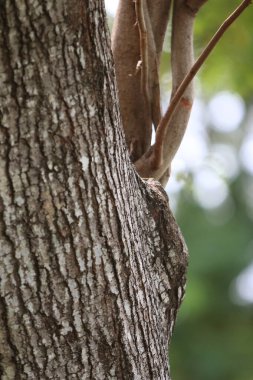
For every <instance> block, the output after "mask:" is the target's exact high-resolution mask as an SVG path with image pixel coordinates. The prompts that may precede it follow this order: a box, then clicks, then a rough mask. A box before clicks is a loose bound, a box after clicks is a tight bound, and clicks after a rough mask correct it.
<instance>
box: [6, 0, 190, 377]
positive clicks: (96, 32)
mask: <svg viewBox="0 0 253 380" xmlns="http://www.w3.org/2000/svg"><path fill="white" fill-rule="evenodd" d="M105 20H106V19H105V11H104V6H103V4H102V1H101V0H94V1H88V0H83V1H80V0H74V1H71V2H70V1H67V0H61V1H57V2H52V1H49V0H48V1H42V2H37V1H30V0H26V1H21V0H16V1H15V0H8V1H7V0H3V1H1V4H0V118H1V119H0V144H1V145H0V146H1V147H0V155H1V157H0V280H1V283H0V285H1V288H0V374H1V379H4V380H7V379H36V380H37V379H61V380H62V379H98V380H102V379H145V380H147V379H170V374H169V365H168V342H169V339H170V335H171V331H172V328H173V325H174V321H175V317H176V313H177V309H178V307H179V304H180V302H181V298H182V295H183V293H184V290H183V289H184V283H185V269H186V261H187V252H186V248H185V245H184V242H183V238H182V236H181V234H180V231H179V229H178V227H177V225H176V223H175V220H174V218H173V216H172V214H171V211H170V209H169V204H168V199H167V195H166V193H165V192H164V190H163V189H162V188H161V186H160V185H159V184H158V183H157V182H155V181H152V180H149V181H146V182H144V181H143V180H142V179H141V178H140V177H139V176H138V175H137V174H136V172H135V170H134V168H133V166H132V164H131V162H130V159H129V154H128V152H127V148H126V144H125V140H124V137H123V132H122V126H121V118H120V114H119V107H118V99H117V92H116V86H115V75H114V69H113V62H112V55H111V51H110V46H109V35H108V29H107V26H106V21H105Z"/></svg>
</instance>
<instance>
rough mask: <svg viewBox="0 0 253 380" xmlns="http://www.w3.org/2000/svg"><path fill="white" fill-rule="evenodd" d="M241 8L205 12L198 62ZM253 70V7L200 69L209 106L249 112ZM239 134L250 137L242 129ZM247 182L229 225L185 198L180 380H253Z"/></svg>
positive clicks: (177, 355) (221, 4) (176, 360)
mask: <svg viewBox="0 0 253 380" xmlns="http://www.w3.org/2000/svg"><path fill="white" fill-rule="evenodd" d="M238 4H239V1H235V0H223V1H220V0H212V1H208V2H207V3H206V4H205V5H204V6H203V8H202V9H201V11H200V13H199V14H198V16H197V20H196V27H195V46H196V56H198V55H199V53H200V52H201V50H202V49H203V47H204V46H205V44H206V43H207V42H208V41H209V39H210V38H211V36H212V35H213V34H214V32H215V31H216V30H217V28H218V26H219V25H220V24H221V23H222V22H223V21H224V19H225V18H226V17H227V16H228V14H229V13H230V11H231V10H232V9H234V8H235V7H236V6H237V5H238ZM252 64H253V8H252V7H249V8H248V9H247V10H246V11H245V13H244V14H243V15H242V16H241V17H240V19H238V20H237V21H236V22H235V24H234V25H233V26H232V27H231V28H230V29H229V30H228V31H227V33H226V34H225V35H224V37H223V38H222V40H221V41H220V43H219V44H218V46H216V48H215V50H214V51H213V52H212V54H211V56H210V57H209V58H208V60H207V62H206V63H205V64H204V67H203V68H202V69H201V72H200V75H199V82H200V86H201V94H202V95H203V96H204V97H205V99H208V98H210V97H211V96H212V95H214V94H215V93H217V92H218V91H221V90H230V91H234V92H237V93H239V94H240V95H241V96H242V97H243V99H244V101H245V103H246V104H247V109H248V111H249V110H250V109H251V103H252V99H253V74H252V72H251V70H252ZM162 70H163V68H162ZM240 131H241V134H242V133H244V132H245V131H243V126H242V127H241V129H240ZM207 133H208V134H209V141H210V144H212V142H213V141H212V140H213V136H212V134H213V132H212V131H211V130H210V128H209V129H208V128H207ZM219 139H220V140H221V141H222V142H223V143H226V140H229V139H230V140H231V136H229V134H227V135H222V134H220V135H219V134H218V136H215V140H216V142H217V141H218V140H219ZM230 142H231V141H230ZM236 144H238V141H236V142H235V146H236ZM246 176H247V174H246V173H243V172H242V170H241V171H240V173H239V176H238V177H237V178H236V179H235V180H234V181H232V182H231V184H230V198H231V200H232V203H233V208H232V209H231V213H230V216H229V217H228V218H222V217H221V216H222V215H223V212H225V210H223V208H222V207H221V208H220V209H216V210H212V211H209V212H207V211H206V210H203V209H202V208H201V207H200V206H199V205H198V204H197V203H196V201H195V200H194V199H193V196H192V194H191V192H190V190H189V189H188V188H185V189H184V190H183V191H182V192H181V195H180V200H179V204H178V208H177V221H178V223H179V225H180V227H181V229H182V232H183V235H184V237H185V239H186V242H187V245H188V248H189V252H190V262H189V270H188V283H187V291H186V297H185V300H184V302H183V305H182V307H181V309H180V312H179V316H178V320H177V323H176V327H175V331H174V335H173V338H172V344H171V349H170V364H171V369H172V376H173V379H175V380H214V379H215V380H253V305H252V304H247V305H244V306H243V305H242V304H239V303H237V302H236V301H235V298H236V297H235V293H234V287H233V284H234V281H235V278H236V277H237V276H238V274H239V273H240V272H241V271H242V270H243V269H244V268H245V267H247V265H248V264H249V263H250V262H252V260H253V252H252V245H251V248H249V247H250V244H251V243H252V240H253V228H252V219H251V218H250V216H249V213H248V206H247V203H246V202H244V200H243V196H242V194H243V184H244V180H245V177H246ZM248 176H249V175H248ZM251 183H252V178H251ZM223 219H224V220H223Z"/></svg>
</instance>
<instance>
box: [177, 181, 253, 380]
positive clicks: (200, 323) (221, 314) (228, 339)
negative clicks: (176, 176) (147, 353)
mask: <svg viewBox="0 0 253 380" xmlns="http://www.w3.org/2000/svg"><path fill="white" fill-rule="evenodd" d="M238 185H239V182H238ZM232 196H233V199H234V202H235V204H234V212H233V214H232V215H231V217H230V218H229V220H227V222H226V223H224V224H221V225H220V224H219V223H216V224H215V221H216V222H217V220H219V215H218V213H219V212H222V210H220V211H219V210H216V212H217V215H216V216H215V214H213V215H210V214H209V213H207V212H206V211H204V210H202V209H201V208H200V207H199V206H198V205H197V204H196V203H195V202H194V200H193V199H192V198H191V197H190V196H189V192H188V190H184V191H183V193H182V194H181V199H180V204H179V207H178V212H177V220H178V223H179V225H180V226H181V229H182V232H183V235H184V237H185V239H186V242H187V245H188V248H189V251H190V262H189V270H188V284H187V291H186V297H185V300H184V302H183V305H182V307H181V309H180V312H179V317H178V321H177V324H176V328H175V331H174V335H173V338H172V345H171V352H170V361H171V367H172V374H173V378H174V379H176V380H191V379H192V380H202V379H205V380H209V379H210V380H213V379H216V380H228V379H229V380H252V379H253V362H252V358H253V328H252V327H253V309H252V307H250V306H239V305H236V304H235V303H234V302H233V293H232V283H233V280H234V279H235V277H236V275H237V274H238V273H239V272H240V271H241V270H242V269H243V268H244V267H245V266H246V265H247V264H248V262H249V253H248V247H249V243H250V241H251V240H252V221H251V220H250V219H249V217H248V216H247V214H246V212H245V211H246V210H245V209H244V207H243V205H242V203H241V201H240V199H238V195H237V193H236V191H233V189H232ZM252 256H253V255H252ZM251 258H252V257H251Z"/></svg>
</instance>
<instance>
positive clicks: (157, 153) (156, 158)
mask: <svg viewBox="0 0 253 380" xmlns="http://www.w3.org/2000/svg"><path fill="white" fill-rule="evenodd" d="M251 2H252V1H251V0H244V1H243V2H242V3H241V4H240V5H239V6H238V7H237V8H236V9H235V11H234V12H233V13H231V15H230V16H229V17H228V18H227V19H226V20H225V21H224V22H223V24H222V25H221V26H220V28H219V29H218V30H217V32H216V33H215V34H214V36H213V37H212V39H211V40H210V42H209V43H208V45H207V46H206V48H205V49H204V51H203V52H202V54H201V55H200V56H199V58H198V59H197V61H196V62H195V64H194V65H193V67H192V68H191V70H190V71H189V73H188V74H187V75H186V77H185V78H184V80H183V81H182V83H181V84H180V86H179V87H178V89H177V91H176V93H175V95H174V96H173V98H172V100H171V102H170V105H169V107H168V109H167V111H166V113H165V114H164V116H163V118H162V120H161V122H160V124H159V126H158V128H157V132H156V141H155V144H154V150H153V154H152V166H153V167H154V168H158V167H159V166H160V165H161V162H162V156H163V143H164V137H165V134H166V131H167V126H168V124H169V122H170V120H171V118H172V115H173V113H174V111H175V110H176V108H177V106H178V104H179V102H180V100H181V98H182V96H183V94H184V92H185V90H186V88H187V86H188V85H189V83H190V82H191V81H192V79H193V78H194V77H195V75H196V74H197V72H198V71H199V69H200V67H201V66H202V65H203V63H204V62H205V60H206V59H207V57H208V56H209V54H210V53H211V51H212V50H213V48H214V47H215V46H216V44H217V43H218V41H219V40H220V38H221V37H222V35H223V34H224V33H225V31H226V30H227V29H228V28H229V27H230V25H231V24H232V23H233V22H234V21H235V20H236V19H237V18H238V17H239V16H240V15H241V13H242V12H243V11H244V10H245V9H246V8H247V7H248V6H249V5H250V4H251Z"/></svg>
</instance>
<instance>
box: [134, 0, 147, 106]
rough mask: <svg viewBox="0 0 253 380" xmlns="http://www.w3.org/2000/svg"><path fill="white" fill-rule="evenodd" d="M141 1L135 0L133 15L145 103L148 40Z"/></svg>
mask: <svg viewBox="0 0 253 380" xmlns="http://www.w3.org/2000/svg"><path fill="white" fill-rule="evenodd" d="M143 1H145V0H135V14H136V21H137V25H138V29H139V38H140V56H141V89H142V92H143V95H144V96H145V98H146V101H147V102H148V101H149V89H148V70H149V64H148V38H147V33H148V32H147V26H146V21H145V12H144V6H143Z"/></svg>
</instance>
